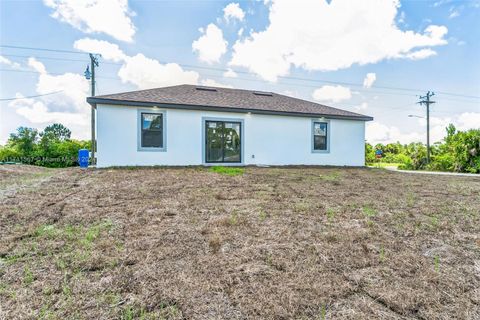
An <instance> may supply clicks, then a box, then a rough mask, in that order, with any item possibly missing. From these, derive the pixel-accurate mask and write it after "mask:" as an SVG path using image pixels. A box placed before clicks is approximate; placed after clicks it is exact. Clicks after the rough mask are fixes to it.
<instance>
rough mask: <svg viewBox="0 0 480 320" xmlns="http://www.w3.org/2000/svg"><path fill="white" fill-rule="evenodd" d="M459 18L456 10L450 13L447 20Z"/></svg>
mask: <svg viewBox="0 0 480 320" xmlns="http://www.w3.org/2000/svg"><path fill="white" fill-rule="evenodd" d="M459 16H460V12H459V11H458V10H453V11H450V15H449V16H448V19H453V18H456V17H459Z"/></svg>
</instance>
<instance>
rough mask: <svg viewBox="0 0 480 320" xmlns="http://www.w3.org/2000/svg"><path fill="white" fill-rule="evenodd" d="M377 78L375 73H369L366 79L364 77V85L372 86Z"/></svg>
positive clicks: (365, 86)
mask: <svg viewBox="0 0 480 320" xmlns="http://www.w3.org/2000/svg"><path fill="white" fill-rule="evenodd" d="M375 80H377V75H376V74H375V73H372V72H369V73H367V74H366V76H365V79H363V87H364V88H371V87H372V85H373V83H374V82H375Z"/></svg>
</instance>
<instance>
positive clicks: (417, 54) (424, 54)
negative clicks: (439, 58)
mask: <svg viewBox="0 0 480 320" xmlns="http://www.w3.org/2000/svg"><path fill="white" fill-rule="evenodd" d="M436 55H437V53H436V52H435V51H433V50H432V49H421V50H417V51H413V52H410V53H407V54H405V55H403V56H404V57H405V58H407V59H411V60H421V59H425V58H428V57H432V56H436Z"/></svg>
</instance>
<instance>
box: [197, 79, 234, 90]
mask: <svg viewBox="0 0 480 320" xmlns="http://www.w3.org/2000/svg"><path fill="white" fill-rule="evenodd" d="M201 84H202V85H204V86H207V87H220V88H230V89H231V88H233V86H232V85H230V84H225V83H220V82H217V81H215V80H213V79H204V80H202V81H201Z"/></svg>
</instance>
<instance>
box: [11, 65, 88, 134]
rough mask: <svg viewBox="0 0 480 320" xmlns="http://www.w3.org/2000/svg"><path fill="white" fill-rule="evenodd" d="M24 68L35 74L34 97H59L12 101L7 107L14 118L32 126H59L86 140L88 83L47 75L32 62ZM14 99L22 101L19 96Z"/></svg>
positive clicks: (67, 76) (77, 78) (71, 75)
mask: <svg viewBox="0 0 480 320" xmlns="http://www.w3.org/2000/svg"><path fill="white" fill-rule="evenodd" d="M28 65H29V66H30V67H31V68H33V69H34V70H36V71H37V72H39V76H38V81H37V84H36V92H37V93H38V94H46V93H52V92H56V91H61V92H59V93H56V94H53V95H48V96H44V97H38V98H27V99H17V100H12V101H11V102H10V103H9V104H8V106H9V107H10V108H13V109H14V110H15V112H16V113H17V114H18V115H21V116H23V117H25V118H26V119H27V120H28V121H30V122H31V123H33V124H39V125H44V124H51V123H54V122H60V123H62V124H64V125H66V126H67V127H69V128H70V129H71V130H72V134H73V137H75V138H80V139H86V138H88V135H89V133H90V130H89V120H90V106H89V105H88V104H87V102H86V101H85V99H86V97H87V96H88V93H89V82H88V81H87V80H86V79H85V78H84V77H82V76H81V75H79V74H74V73H64V74H62V75H55V76H54V75H50V74H48V72H47V70H46V68H45V66H44V65H43V63H41V62H40V61H38V60H36V59H35V58H29V59H28ZM16 97H17V98H22V97H23V95H22V94H20V93H17V94H16Z"/></svg>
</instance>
